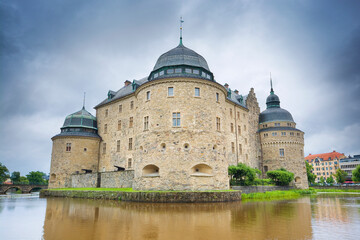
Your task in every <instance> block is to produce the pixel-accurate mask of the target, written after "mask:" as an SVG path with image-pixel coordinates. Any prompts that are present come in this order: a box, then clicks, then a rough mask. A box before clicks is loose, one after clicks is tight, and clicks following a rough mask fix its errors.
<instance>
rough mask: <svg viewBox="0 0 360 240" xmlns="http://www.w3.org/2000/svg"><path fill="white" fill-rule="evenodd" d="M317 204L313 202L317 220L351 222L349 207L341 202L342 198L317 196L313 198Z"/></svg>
mask: <svg viewBox="0 0 360 240" xmlns="http://www.w3.org/2000/svg"><path fill="white" fill-rule="evenodd" d="M312 201H314V202H315V203H316V204H313V208H312V213H313V215H314V218H315V219H316V220H321V221H330V222H335V221H336V222H349V218H348V212H347V208H345V207H343V206H342V204H341V201H342V199H341V198H338V197H336V198H334V197H331V198H330V197H325V198H322V197H320V196H319V197H317V198H314V199H312Z"/></svg>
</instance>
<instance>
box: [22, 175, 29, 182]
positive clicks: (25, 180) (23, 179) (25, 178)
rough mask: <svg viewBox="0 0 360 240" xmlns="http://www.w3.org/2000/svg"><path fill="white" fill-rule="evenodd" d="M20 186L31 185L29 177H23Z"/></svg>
mask: <svg viewBox="0 0 360 240" xmlns="http://www.w3.org/2000/svg"><path fill="white" fill-rule="evenodd" d="M20 184H29V180H28V179H27V177H24V176H21V177H20Z"/></svg>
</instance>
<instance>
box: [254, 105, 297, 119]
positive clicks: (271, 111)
mask: <svg viewBox="0 0 360 240" xmlns="http://www.w3.org/2000/svg"><path fill="white" fill-rule="evenodd" d="M273 121H288V122H294V119H293V117H292V115H291V113H289V112H288V111H287V110H285V109H282V108H281V107H278V108H268V109H266V110H265V111H263V112H262V113H260V116H259V123H264V122H273Z"/></svg>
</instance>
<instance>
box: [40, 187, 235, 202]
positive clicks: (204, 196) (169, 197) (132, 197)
mask: <svg viewBox="0 0 360 240" xmlns="http://www.w3.org/2000/svg"><path fill="white" fill-rule="evenodd" d="M40 197H70V198H90V199H111V200H121V201H129V202H151V203H200V202H231V201H240V200H241V191H226V192H118V191H67V190H42V191H41V192H40Z"/></svg>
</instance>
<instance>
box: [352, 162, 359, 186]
mask: <svg viewBox="0 0 360 240" xmlns="http://www.w3.org/2000/svg"><path fill="white" fill-rule="evenodd" d="M352 180H353V181H354V182H360V165H358V166H357V167H356V168H355V169H354V170H353V171H352Z"/></svg>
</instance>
